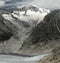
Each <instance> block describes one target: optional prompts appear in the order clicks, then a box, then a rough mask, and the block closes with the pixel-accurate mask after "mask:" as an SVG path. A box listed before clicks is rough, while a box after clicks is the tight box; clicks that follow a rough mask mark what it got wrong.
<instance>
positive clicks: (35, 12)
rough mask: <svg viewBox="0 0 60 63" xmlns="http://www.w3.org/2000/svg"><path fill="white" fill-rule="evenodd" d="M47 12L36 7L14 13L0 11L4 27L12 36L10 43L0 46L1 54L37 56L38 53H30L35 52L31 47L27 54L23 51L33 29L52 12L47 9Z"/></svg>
mask: <svg viewBox="0 0 60 63" xmlns="http://www.w3.org/2000/svg"><path fill="white" fill-rule="evenodd" d="M2 10H3V9H2ZM45 10H46V11H45ZM45 10H44V9H42V8H40V9H39V8H38V7H37V6H36V5H30V6H23V7H21V8H19V10H18V9H15V10H14V11H10V9H9V10H7V11H6V10H3V11H0V15H1V17H2V18H3V20H2V21H3V23H4V25H5V26H6V27H7V28H8V30H9V32H10V33H11V34H12V36H11V37H10V39H9V40H8V41H7V40H6V41H4V43H6V44H5V45H2V46H1V45H0V47H1V49H0V52H1V53H2V52H3V53H19V54H28V55H29V54H35V55H36V53H31V52H30V51H32V50H33V49H32V48H31V47H30V48H28V49H27V51H26V53H24V52H23V51H24V50H23V49H25V46H23V45H24V44H25V40H26V39H27V38H28V37H29V35H30V34H31V32H32V31H33V29H34V28H35V27H36V26H37V25H38V24H39V23H40V22H41V20H42V19H43V18H44V17H45V15H47V14H48V13H50V11H49V12H48V10H47V9H45ZM0 20H1V19H0ZM2 44H3V43H2ZM27 44H28V43H27ZM34 46H36V45H32V47H34ZM22 47H23V49H22ZM38 53H39V52H37V54H38Z"/></svg>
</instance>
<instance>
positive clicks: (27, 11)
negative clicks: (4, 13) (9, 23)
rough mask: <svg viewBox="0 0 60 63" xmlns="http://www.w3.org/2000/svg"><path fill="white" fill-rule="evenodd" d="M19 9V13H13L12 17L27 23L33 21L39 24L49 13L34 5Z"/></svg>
mask: <svg viewBox="0 0 60 63" xmlns="http://www.w3.org/2000/svg"><path fill="white" fill-rule="evenodd" d="M19 9H20V10H19V11H17V10H16V11H13V13H12V15H13V17H15V18H17V19H20V20H22V21H27V22H31V21H35V22H37V23H39V22H40V21H41V20H42V19H43V18H44V16H45V15H47V14H48V13H50V10H48V9H44V8H39V7H38V6H36V5H30V6H23V7H22V8H19Z"/></svg>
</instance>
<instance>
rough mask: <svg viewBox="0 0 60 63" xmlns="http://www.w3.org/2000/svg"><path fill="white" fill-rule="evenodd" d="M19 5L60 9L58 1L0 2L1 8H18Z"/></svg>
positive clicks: (3, 0) (7, 0) (59, 0)
mask: <svg viewBox="0 0 60 63" xmlns="http://www.w3.org/2000/svg"><path fill="white" fill-rule="evenodd" d="M20 4H25V5H28V4H33V5H38V6H39V7H43V8H50V9H53V8H60V0H0V7H1V6H18V5H20Z"/></svg>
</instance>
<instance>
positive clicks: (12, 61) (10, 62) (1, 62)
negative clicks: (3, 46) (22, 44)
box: [0, 54, 48, 63]
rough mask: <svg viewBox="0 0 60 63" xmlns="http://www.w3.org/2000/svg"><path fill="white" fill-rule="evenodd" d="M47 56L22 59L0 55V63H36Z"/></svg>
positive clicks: (21, 57)
mask: <svg viewBox="0 0 60 63" xmlns="http://www.w3.org/2000/svg"><path fill="white" fill-rule="evenodd" d="M47 55H48V54H42V55H37V56H34V57H23V56H13V55H0V63H26V62H27V63H36V62H37V61H39V60H41V59H42V58H43V57H45V56H47Z"/></svg>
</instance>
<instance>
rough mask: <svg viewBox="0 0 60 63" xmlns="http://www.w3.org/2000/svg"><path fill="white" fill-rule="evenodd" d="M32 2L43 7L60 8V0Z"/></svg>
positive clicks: (35, 0)
mask: <svg viewBox="0 0 60 63" xmlns="http://www.w3.org/2000/svg"><path fill="white" fill-rule="evenodd" d="M30 4H36V5H38V6H39V7H43V8H51V9H52V8H60V0H33V1H32V2H31V3H30Z"/></svg>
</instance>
